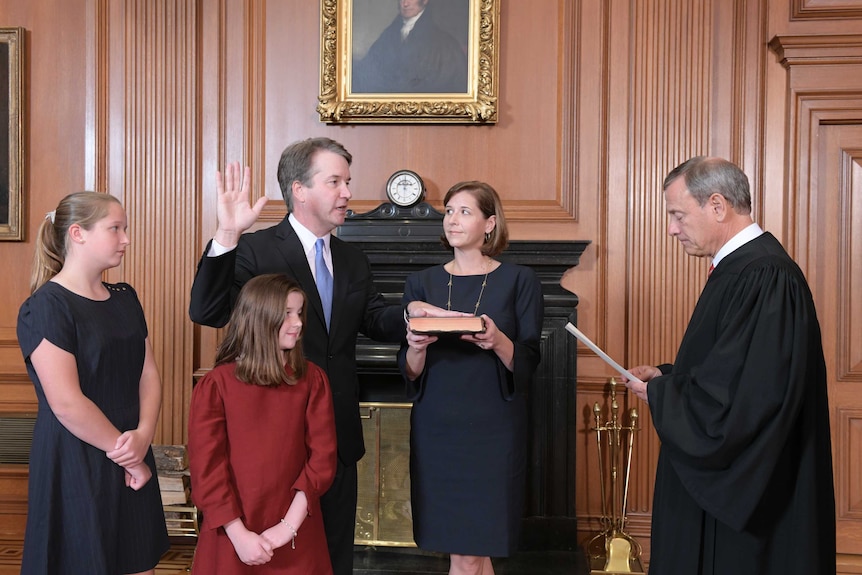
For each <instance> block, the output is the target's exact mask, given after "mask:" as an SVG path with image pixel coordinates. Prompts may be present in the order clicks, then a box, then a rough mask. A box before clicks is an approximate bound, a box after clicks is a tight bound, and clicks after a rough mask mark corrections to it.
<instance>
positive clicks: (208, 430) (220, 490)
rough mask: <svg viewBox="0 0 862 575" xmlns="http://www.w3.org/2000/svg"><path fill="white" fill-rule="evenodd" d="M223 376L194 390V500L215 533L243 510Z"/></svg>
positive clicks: (214, 374)
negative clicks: (220, 382)
mask: <svg viewBox="0 0 862 575" xmlns="http://www.w3.org/2000/svg"><path fill="white" fill-rule="evenodd" d="M219 377H220V376H219V372H216V371H213V372H210V373H208V374H207V375H206V376H205V377H204V378H203V379H202V380H201V381H200V382H198V384H197V385H195V387H194V389H193V390H192V400H191V406H190V408H189V472H190V473H191V484H192V499H193V500H194V502H195V505H197V506H198V508H200V510H201V511H202V513H203V516H204V523H205V525H206V526H209V527H210V528H212V529H215V528H217V527H221V526H222V525H224V524H225V523H227V522H229V521H231V520H233V519H236V518H237V517H240V516H241V514H242V510H241V509H242V508H241V507H240V503H239V494H238V492H237V489H236V485H235V484H234V481H233V475H232V474H231V471H230V463H229V458H228V452H227V450H228V438H227V422H226V419H225V408H224V399H223V397H222V394H221V392H220V389H219V385H218V380H219Z"/></svg>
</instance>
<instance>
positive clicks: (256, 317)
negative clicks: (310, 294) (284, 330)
mask: <svg viewBox="0 0 862 575" xmlns="http://www.w3.org/2000/svg"><path fill="white" fill-rule="evenodd" d="M291 293H298V294H300V295H301V296H302V299H303V305H302V311H301V312H300V320H301V321H302V325H303V326H305V318H306V309H305V302H306V301H307V299H306V297H305V292H303V291H302V288H301V287H299V284H298V283H297V282H296V281H295V280H292V279H290V278H289V277H287V276H286V275H284V274H265V275H260V276H257V277H254V278H252V279H250V280H249V281H248V283H246V284H245V285H244V286H243V288H242V290H240V292H239V298H238V299H237V301H236V307H234V310H233V313H232V314H231V316H230V324H229V325H228V328H227V335H226V336H225V338H224V340H223V341H222V342H221V345H219V348H218V352H217V353H216V361H215V363H216V365H220V364H223V363H230V362H236V372H235V375H236V377H237V379H239V380H240V381H244V382H246V383H251V384H254V385H265V386H269V385H281V384H283V383H285V384H287V385H294V384H296V382H297V381H298V380H299V379H302V377H303V376H304V375H305V372H306V370H307V368H308V363H307V362H306V360H305V357H304V356H303V354H302V342H301V340H297V342H296V346H294V348H293V349H290V350H287V352H286V354H284V355H286V356H287V361H286V364H287V367H288V369H287V370H285V361H284V355H283V353H282V350H281V349H280V348H279V345H278V332H279V330H280V329H281V326H282V324H283V323H284V312H285V309H284V308H285V305H286V302H287V296H288V295H290V294H291Z"/></svg>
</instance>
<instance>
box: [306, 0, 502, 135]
mask: <svg viewBox="0 0 862 575" xmlns="http://www.w3.org/2000/svg"><path fill="white" fill-rule="evenodd" d="M500 1H501V0H400V1H399V0H321V2H320V6H321V20H320V21H321V55H320V97H319V102H318V106H317V111H318V113H319V114H320V120H321V121H323V122H328V123H348V122H375V123H380V122H401V123H416V122H426V123H428V122H432V123H447V122H448V123H477V124H485V123H494V122H496V120H497V92H498V90H497V86H498V77H497V75H498V68H499V35H500V34H499V28H500V23H499V18H500Z"/></svg>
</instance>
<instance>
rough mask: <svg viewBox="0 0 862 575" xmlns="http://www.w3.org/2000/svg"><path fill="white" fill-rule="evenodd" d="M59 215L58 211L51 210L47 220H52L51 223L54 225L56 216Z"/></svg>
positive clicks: (46, 215)
mask: <svg viewBox="0 0 862 575" xmlns="http://www.w3.org/2000/svg"><path fill="white" fill-rule="evenodd" d="M56 214H57V210H51V211H50V212H48V213H47V214H45V219H46V220H51V223H52V224H53V223H54V216H55V215H56Z"/></svg>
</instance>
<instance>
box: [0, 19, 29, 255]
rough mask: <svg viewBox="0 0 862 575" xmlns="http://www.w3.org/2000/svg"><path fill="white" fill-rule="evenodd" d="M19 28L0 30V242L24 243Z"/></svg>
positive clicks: (22, 32) (21, 41) (20, 44)
mask: <svg viewBox="0 0 862 575" xmlns="http://www.w3.org/2000/svg"><path fill="white" fill-rule="evenodd" d="M23 44H24V29H23V28H0V126H2V128H0V131H2V133H0V240H5V241H21V240H23V239H24V225H23V218H24V215H23V209H22V203H21V194H22V184H21V181H22V178H21V174H22V173H23V161H24V153H23V150H22V145H23V144H22V142H23V139H22V136H23V134H22V128H21V122H22V118H23V115H22V113H21V106H22V103H23V101H24V100H23V84H22V70H23V53H22V52H23Z"/></svg>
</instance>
